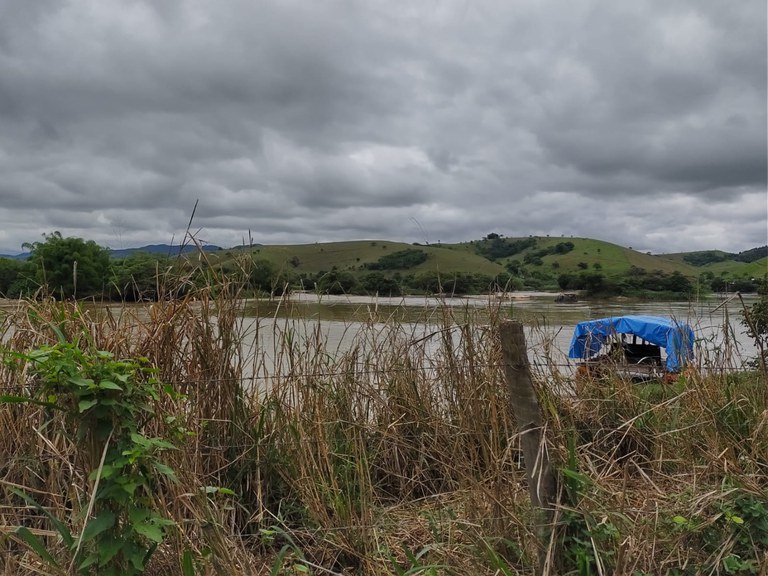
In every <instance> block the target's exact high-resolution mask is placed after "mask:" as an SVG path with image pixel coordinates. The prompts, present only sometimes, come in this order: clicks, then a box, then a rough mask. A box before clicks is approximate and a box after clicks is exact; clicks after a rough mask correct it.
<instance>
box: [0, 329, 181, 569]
mask: <svg viewBox="0 0 768 576" xmlns="http://www.w3.org/2000/svg"><path fill="white" fill-rule="evenodd" d="M26 360H27V361H28V362H29V373H30V375H31V377H32V380H33V388H34V394H33V395H32V396H30V397H25V396H3V397H0V400H2V401H4V402H30V403H34V404H39V405H43V406H45V407H46V408H49V409H51V410H52V413H54V412H63V414H64V419H63V421H62V420H61V419H57V420H55V421H56V422H60V423H61V425H62V427H63V430H62V431H61V432H63V433H64V435H65V436H67V437H68V438H69V439H70V440H71V441H72V442H73V443H74V444H75V445H76V446H77V447H78V448H79V449H80V452H79V454H80V456H81V457H82V458H83V462H84V464H85V466H86V468H87V472H88V479H89V482H90V483H91V497H90V500H89V502H88V503H87V506H84V508H85V521H84V524H83V526H82V529H81V530H80V532H79V534H76V535H75V534H72V533H71V532H70V530H69V528H67V526H66V524H65V522H64V521H62V520H61V519H56V518H54V517H53V516H52V515H50V514H47V515H48V517H49V519H50V521H51V522H52V523H53V525H54V527H55V528H56V529H57V531H58V532H59V534H60V535H61V537H62V541H63V543H64V544H65V545H66V547H67V549H68V551H69V553H70V554H71V557H70V559H69V571H72V570H76V571H77V572H78V573H80V574H89V573H98V574H103V575H111V574H115V575H117V574H122V575H131V574H140V573H143V571H144V568H145V566H146V564H147V561H148V560H149V558H150V556H151V555H152V554H153V552H154V551H155V549H156V548H157V546H158V545H159V544H161V543H162V542H163V540H164V539H165V538H166V536H167V535H168V530H169V529H170V528H171V527H172V526H174V524H175V523H174V522H173V521H172V520H169V519H167V518H166V517H165V516H164V515H163V514H162V513H161V512H160V511H159V510H157V509H156V507H155V504H154V499H153V491H154V490H155V488H156V487H157V483H158V482H159V481H161V479H162V478H165V479H166V480H169V481H175V480H176V477H175V475H174V472H173V470H172V469H171V468H169V467H168V466H167V465H165V464H164V463H163V462H162V461H161V459H160V454H162V452H163V451H165V450H170V449H173V448H174V446H173V444H172V443H170V442H169V441H167V440H165V439H163V438H156V437H149V436H146V435H144V434H143V430H144V428H145V425H146V424H147V423H148V422H150V421H152V420H153V419H154V418H155V417H156V416H157V414H156V411H155V408H154V404H155V402H156V401H157V400H158V399H159V397H160V394H161V387H160V384H159V383H158V381H157V380H156V379H155V378H154V373H153V371H152V370H151V369H150V368H149V367H148V365H147V361H146V360H144V359H138V360H116V359H115V358H114V357H113V355H112V354H111V353H109V352H105V351H101V350H83V349H81V348H80V347H79V346H78V345H77V344H72V343H68V342H64V341H61V342H59V343H58V344H56V345H54V346H42V347H40V348H37V349H35V350H33V351H32V352H30V353H29V354H28V355H27V356H26ZM165 393H167V394H173V391H172V390H170V389H166V390H165ZM52 420H53V419H52ZM49 429H50V427H49ZM54 432H55V431H54ZM17 495H19V496H21V497H22V498H24V499H25V500H27V501H28V503H30V504H32V505H33V506H34V507H36V508H37V509H38V510H43V508H42V507H41V506H39V505H38V504H37V503H36V502H35V501H34V500H32V498H30V497H29V496H27V495H25V494H23V493H21V492H17ZM17 536H18V538H19V539H20V540H22V541H23V542H25V543H26V544H27V545H28V546H29V547H30V548H31V549H32V550H34V551H35V552H36V553H37V554H38V555H39V556H40V558H41V559H42V560H44V561H45V562H46V563H48V564H49V565H51V566H53V567H59V562H57V561H56V560H55V559H54V558H53V556H52V555H51V554H50V552H48V551H47V550H46V548H45V546H44V545H43V543H42V541H40V540H39V539H38V538H37V537H36V536H35V535H34V534H33V533H32V532H30V531H29V530H26V529H24V528H20V529H19V530H18V531H17Z"/></svg>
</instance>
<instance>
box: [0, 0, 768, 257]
mask: <svg viewBox="0 0 768 576" xmlns="http://www.w3.org/2000/svg"><path fill="white" fill-rule="evenodd" d="M765 20H766V6H765V4H764V3H761V2H737V3H730V4H727V5H726V4H723V3H721V2H715V1H714V0H712V1H700V0H696V1H694V0H680V1H677V2H670V3H664V4H659V3H657V2H650V1H638V2H632V3H626V2H620V3H618V2H608V1H606V0H585V1H583V2H574V3H562V2H555V1H554V0H549V1H544V2H540V1H536V2H534V1H533V0H530V1H527V0H518V1H515V2H511V3H502V4H499V3H498V2H490V1H478V2H457V1H456V2H454V1H453V0H445V1H442V2H440V3H437V4H434V3H430V4H429V5H427V4H419V3H413V2H405V1H402V2H383V1H382V2H366V3H361V2H355V1H352V0H336V1H332V2H329V3H313V2H306V1H299V0H288V1H283V0H281V1H280V2H260V3H253V2H250V1H247V0H229V1H227V2H223V3H219V4H217V5H215V6H214V5H212V4H210V3H209V2H205V1H203V0H174V1H170V0H169V1H168V2H162V3H156V2H148V1H147V2H142V1H136V2H131V3H124V2H116V1H109V0H99V1H97V0H75V1H73V2H69V3H58V2H53V1H41V2H32V3H31V2H26V1H23V0H6V1H5V2H4V3H3V4H2V6H0V175H1V176H2V177H0V252H13V251H16V250H18V249H19V247H20V245H21V243H22V242H24V241H34V240H37V239H38V238H39V237H40V236H39V235H40V234H41V233H43V232H46V231H51V230H53V229H60V230H61V231H62V232H63V233H66V234H77V235H81V236H84V237H87V238H92V239H94V240H96V241H98V242H101V243H103V244H106V245H110V246H126V245H132V244H141V243H149V242H160V241H168V240H170V238H171V237H172V236H174V235H175V237H176V239H177V240H178V238H179V236H180V235H181V234H183V232H184V229H185V227H186V223H187V220H188V218H189V213H190V211H191V209H192V206H193V205H194V204H195V201H196V200H198V199H199V206H198V211H197V214H196V226H197V227H200V228H202V230H201V232H200V233H201V235H202V236H204V238H205V239H206V240H208V241H210V242H213V243H218V244H221V245H233V244H237V243H239V242H241V241H242V240H243V239H244V238H247V237H248V233H249V232H248V231H249V230H250V231H251V234H252V235H253V239H254V241H256V242H314V241H325V240H338V239H357V238H391V239H399V240H404V241H423V240H425V239H426V240H429V241H432V242H434V241H437V240H442V241H443V242H448V241H456V240H468V239H472V238H478V237H480V236H482V235H484V234H486V233H488V232H490V231H492V230H496V231H499V232H504V233H505V234H508V235H528V234H552V235H560V234H566V235H571V234H573V235H576V236H592V237H597V238H602V239H606V240H609V241H613V242H617V243H619V244H624V245H629V244H631V245H632V246H634V247H641V246H642V247H644V248H647V249H649V250H654V251H657V252H658V251H665V250H670V251H672V250H683V249H707V248H721V249H726V250H742V249H746V248H750V247H752V246H755V245H758V244H763V243H765V242H766V241H767V240H766V235H767V232H766V227H767V224H766V217H767V214H766V213H767V212H768V200H767V199H766V171H767V170H768V168H767V166H766V156H767V155H768V150H767V149H766V140H767V137H766V52H767V48H766V35H765ZM423 236H427V238H424V237H423ZM629 236H631V238H629Z"/></svg>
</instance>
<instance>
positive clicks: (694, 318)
mask: <svg viewBox="0 0 768 576" xmlns="http://www.w3.org/2000/svg"><path fill="white" fill-rule="evenodd" d="M554 297H555V295H554V294H551V293H536V292H516V293H513V294H512V295H511V297H506V298H498V297H495V296H474V297H465V298H455V297H453V298H451V297H446V298H427V297H415V296H406V297H397V298H381V297H379V298H373V297H365V296H317V295H315V294H308V293H299V294H292V295H291V296H290V298H288V299H284V300H253V301H249V302H248V303H247V305H246V307H245V311H246V312H245V313H246V318H245V321H244V324H243V326H244V329H245V330H247V331H252V332H253V333H254V334H255V333H256V332H257V331H258V340H259V344H258V348H259V350H260V353H261V354H263V358H264V360H265V362H266V363H267V364H272V363H274V362H275V358H274V357H273V356H271V355H270V351H271V350H273V349H276V347H275V345H274V344H275V342H274V341H275V339H279V338H282V337H283V335H284V334H285V333H286V331H290V332H291V334H292V336H294V337H298V338H307V337H308V335H310V336H311V337H312V338H313V339H315V340H317V339H318V338H319V339H321V340H322V341H323V342H324V345H325V348H326V350H327V351H328V353H330V354H340V353H343V352H345V351H347V350H349V349H350V348H351V347H352V346H353V345H359V338H358V336H359V333H360V331H361V330H363V329H364V330H365V331H367V332H369V333H374V334H375V333H376V331H377V330H378V331H386V330H388V329H390V328H391V325H392V324H393V323H396V324H398V325H399V326H401V331H402V333H403V334H404V335H406V336H407V337H408V338H410V339H411V340H412V341H413V342H419V343H421V344H422V345H423V343H424V342H427V346H430V344H429V340H430V336H434V335H437V334H439V333H440V330H441V329H443V328H444V327H445V326H447V325H450V324H455V325H456V326H458V325H461V324H462V323H465V322H468V321H469V319H471V320H472V324H473V325H478V324H479V325H482V324H483V323H484V322H485V323H487V322H488V321H489V319H490V316H491V314H499V315H500V316H501V317H503V318H511V319H517V320H520V321H521V322H523V324H524V325H525V327H526V337H527V343H528V348H529V356H530V360H531V362H532V364H533V365H534V367H536V366H543V365H545V364H546V365H547V367H548V369H551V368H552V367H557V368H560V369H561V371H563V372H566V373H569V372H571V370H572V368H573V361H571V360H569V359H568V357H567V353H568V348H569V346H570V341H571V335H572V332H573V327H574V326H575V325H576V324H577V323H578V322H581V321H583V320H588V319H594V318H602V317H606V316H618V315H626V314H645V315H658V316H667V317H671V318H674V319H675V320H678V321H681V322H687V323H688V324H690V326H691V327H692V328H693V329H694V332H695V334H696V352H697V359H698V363H699V365H700V366H702V367H707V366H718V367H727V368H731V369H736V368H739V367H741V366H742V365H743V364H744V362H745V361H747V360H750V359H752V358H754V357H755V356H756V353H757V351H756V348H755V345H754V342H753V341H752V340H751V339H750V338H749V337H748V336H747V334H746V330H745V328H744V327H743V326H742V324H741V311H742V309H743V307H742V304H741V302H740V301H739V299H738V298H732V299H725V300H724V299H722V298H715V297H712V298H707V299H702V300H699V301H694V302H675V301H653V302H651V301H637V300H630V299H610V300H585V301H581V302H575V303H568V304H558V303H555V302H554ZM754 300H755V297H754V296H747V297H745V302H746V304H747V305H749V304H751V303H752V302H754ZM433 340H434V341H435V342H434V344H433V346H435V347H436V346H438V345H439V339H437V338H434V339H433Z"/></svg>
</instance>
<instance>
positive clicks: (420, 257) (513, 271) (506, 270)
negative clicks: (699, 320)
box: [210, 235, 768, 293]
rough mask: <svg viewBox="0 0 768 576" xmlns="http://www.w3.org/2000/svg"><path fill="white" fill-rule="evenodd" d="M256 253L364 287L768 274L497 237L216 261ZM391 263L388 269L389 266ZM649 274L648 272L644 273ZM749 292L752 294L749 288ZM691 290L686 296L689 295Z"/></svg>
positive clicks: (317, 247)
mask: <svg viewBox="0 0 768 576" xmlns="http://www.w3.org/2000/svg"><path fill="white" fill-rule="evenodd" d="M249 253H250V254H251V255H252V257H253V258H254V259H259V260H267V261H269V262H271V263H272V264H273V266H274V268H275V269H276V270H279V271H283V272H287V273H288V275H289V276H290V275H295V276H303V277H307V276H311V275H317V274H318V273H321V272H322V273H325V272H330V271H334V270H335V271H336V272H344V273H349V274H351V275H352V276H354V277H355V278H357V279H358V280H361V281H362V280H364V279H365V277H366V276H367V275H369V274H370V273H371V272H372V271H373V270H377V271H379V272H380V273H381V274H383V275H384V276H387V277H390V278H391V277H392V276H394V275H395V274H396V273H397V274H399V275H401V276H402V277H405V276H406V275H408V276H409V277H411V278H412V277H414V276H416V277H418V276H419V275H421V274H423V273H427V272H431V273H434V272H439V273H440V275H441V276H443V275H448V274H465V275H484V276H487V277H499V275H503V274H509V275H510V277H511V278H512V279H513V286H514V287H515V288H516V289H521V288H528V289H543V290H558V289H559V288H561V287H563V288H566V289H579V288H580V287H581V284H583V282H582V283H581V284H579V283H578V282H577V283H575V284H574V283H572V282H571V283H563V282H562V281H561V279H562V277H563V275H572V276H579V277H583V276H584V274H587V273H589V274H591V275H592V276H593V277H594V276H596V275H600V276H603V277H604V279H605V282H606V284H605V286H608V285H611V286H614V288H610V289H608V288H606V290H607V291H608V292H612V293H615V292H617V290H619V292H618V293H622V292H621V290H624V291H626V290H629V291H630V292H631V291H632V290H633V288H632V286H629V287H628V288H627V287H625V288H623V289H619V288H615V286H618V285H626V284H627V282H630V284H631V280H632V278H633V277H636V276H637V274H638V272H637V271H636V270H635V271H633V268H634V269H643V270H645V271H646V272H647V273H648V275H647V276H646V284H645V287H644V288H643V287H641V286H640V285H639V284H637V283H635V284H634V287H635V289H638V288H639V289H646V288H647V289H650V290H662V291H663V290H666V288H664V287H663V284H664V278H665V277H668V276H669V275H672V274H673V273H679V274H682V275H683V276H685V277H686V278H688V279H689V280H690V281H691V282H692V283H697V285H699V283H700V282H701V281H703V282H704V283H705V285H706V286H709V284H710V282H711V281H712V280H713V279H715V278H718V279H723V280H725V281H726V282H730V281H731V280H737V279H750V278H759V277H762V275H763V274H765V272H766V271H767V270H768V260H767V259H766V258H763V259H761V260H758V261H755V262H751V263H745V262H740V261H735V260H732V259H730V256H732V255H729V254H727V253H725V252H722V253H717V254H715V252H714V251H710V252H706V253H704V254H705V255H706V256H707V257H712V255H713V254H715V258H716V259H717V260H722V261H717V262H710V263H707V264H706V265H694V264H692V263H691V262H690V260H691V258H690V256H689V255H691V254H693V255H700V254H702V253H680V254H666V255H661V256H659V255H652V254H648V253H642V252H638V251H636V250H633V249H632V247H625V246H619V245H617V244H612V243H610V242H604V241H602V240H595V239H591V238H564V237H532V236H528V237H511V238H504V237H496V235H492V237H491V238H484V239H482V240H473V241H470V242H462V243H458V244H439V245H419V244H415V245H414V244H407V243H402V242H390V241H387V240H358V241H349V242H330V243H315V244H299V245H274V246H266V245H259V246H254V247H250V248H236V249H231V250H226V251H219V252H217V253H215V254H213V255H211V256H210V258H211V259H214V260H215V261H220V262H223V263H226V262H227V261H228V260H232V259H235V258H237V257H242V256H244V255H247V254H249ZM404 253H408V254H411V255H414V254H415V255H416V256H417V258H416V260H417V261H418V262H416V263H414V262H406V261H405V260H403V262H402V265H399V264H398V265H394V266H393V265H392V262H391V260H392V257H393V256H394V257H395V260H398V258H397V256H398V255H402V254H404ZM385 261H386V262H387V264H386V265H384V262H385ZM641 274H642V273H641ZM742 290H747V291H750V289H749V288H743V289H742ZM682 291H686V290H684V289H683V290H682Z"/></svg>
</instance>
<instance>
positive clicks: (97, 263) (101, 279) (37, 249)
mask: <svg viewBox="0 0 768 576" xmlns="http://www.w3.org/2000/svg"><path fill="white" fill-rule="evenodd" d="M43 238H45V241H43V242H34V243H33V244H29V243H25V244H24V245H23V246H22V247H23V248H24V249H25V250H30V252H31V254H30V256H29V263H30V264H31V265H32V267H33V268H34V271H35V272H34V274H35V280H36V281H37V283H38V284H39V285H40V286H47V287H48V289H49V290H50V291H51V292H52V293H53V294H56V295H60V296H61V297H62V298H70V297H78V296H91V295H94V294H100V293H101V292H102V290H103V289H104V284H105V280H106V278H107V275H108V273H109V250H107V249H106V248H102V247H101V246H99V245H98V244H96V242H94V241H93V240H88V241H86V240H83V239H82V238H73V237H67V238H65V237H63V236H62V235H61V232H58V231H57V232H53V233H51V234H43Z"/></svg>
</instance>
